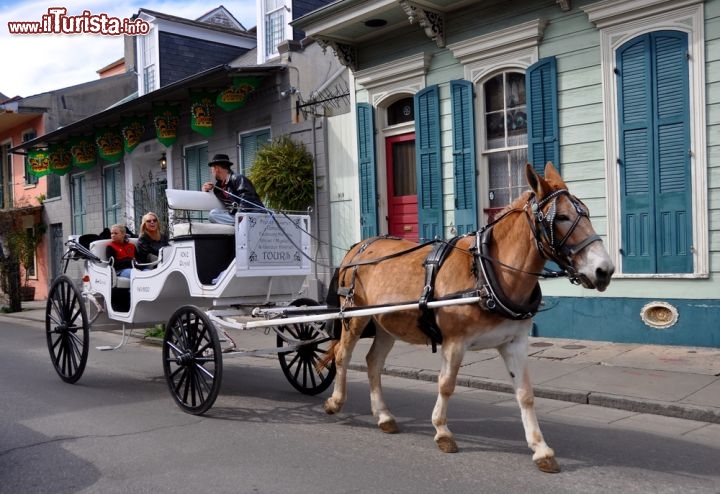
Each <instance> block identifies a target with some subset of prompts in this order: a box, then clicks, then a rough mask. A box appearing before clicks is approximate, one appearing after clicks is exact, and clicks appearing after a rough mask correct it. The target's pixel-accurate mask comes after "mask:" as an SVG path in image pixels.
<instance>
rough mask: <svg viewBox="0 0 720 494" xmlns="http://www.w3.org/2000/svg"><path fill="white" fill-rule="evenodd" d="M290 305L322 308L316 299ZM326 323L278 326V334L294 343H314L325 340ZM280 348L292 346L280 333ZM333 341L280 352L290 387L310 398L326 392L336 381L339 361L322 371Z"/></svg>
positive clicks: (282, 365) (326, 338)
mask: <svg viewBox="0 0 720 494" xmlns="http://www.w3.org/2000/svg"><path fill="white" fill-rule="evenodd" d="M290 305H292V306H295V307H302V306H312V305H318V303H317V302H315V301H314V300H312V299H305V298H301V299H298V300H294V301H292V302H291V303H290ZM324 326H325V322H324V321H323V322H313V323H295V324H288V325H285V326H278V328H277V329H278V331H280V332H282V333H284V334H285V335H286V336H288V337H290V338H292V339H294V340H303V341H305V340H314V339H316V338H322V336H323V335H325V333H324V332H323V331H322V329H323V327H324ZM277 346H278V347H279V348H281V347H283V346H288V342H287V341H285V340H284V339H283V338H282V336H281V335H280V334H278V336H277ZM329 346H330V338H328V337H325V338H323V339H321V340H319V341H318V342H316V343H310V344H307V345H302V346H300V348H298V349H297V350H291V351H287V352H280V353H278V358H279V359H280V367H281V368H282V371H283V373H284V374H285V377H286V378H287V380H288V381H290V384H292V386H293V387H294V388H295V389H297V390H298V391H300V392H301V393H303V394H306V395H316V394H318V393H322V392H323V391H325V390H326V389H327V388H328V386H330V384H332V382H333V379H335V362H334V361H333V362H331V363H330V365H329V366H327V367H321V368H318V363H319V362H320V359H321V358H322V357H324V356H325V354H327V351H328V347H329Z"/></svg>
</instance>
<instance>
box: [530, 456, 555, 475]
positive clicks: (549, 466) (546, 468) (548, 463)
mask: <svg viewBox="0 0 720 494" xmlns="http://www.w3.org/2000/svg"><path fill="white" fill-rule="evenodd" d="M535 464H536V465H537V467H538V470H540V471H541V472H545V473H559V472H560V465H558V462H557V461H555V458H554V457H552V456H546V457H545V458H538V459H537V460H535Z"/></svg>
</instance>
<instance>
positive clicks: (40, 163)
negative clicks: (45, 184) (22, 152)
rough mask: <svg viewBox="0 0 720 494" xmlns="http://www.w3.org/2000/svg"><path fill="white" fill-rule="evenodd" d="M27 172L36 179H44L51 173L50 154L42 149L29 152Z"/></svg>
mask: <svg viewBox="0 0 720 494" xmlns="http://www.w3.org/2000/svg"><path fill="white" fill-rule="evenodd" d="M27 171H28V173H32V174H33V175H35V176H36V177H43V176H45V175H47V174H48V173H50V153H49V152H48V151H47V150H40V149H30V150H28V157H27Z"/></svg>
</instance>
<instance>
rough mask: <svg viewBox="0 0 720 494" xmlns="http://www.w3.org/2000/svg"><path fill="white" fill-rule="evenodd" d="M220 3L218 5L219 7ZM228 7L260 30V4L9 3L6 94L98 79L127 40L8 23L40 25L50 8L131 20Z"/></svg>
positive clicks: (2, 26)
mask: <svg viewBox="0 0 720 494" xmlns="http://www.w3.org/2000/svg"><path fill="white" fill-rule="evenodd" d="M215 2H217V3H215ZM220 5H223V6H224V7H225V8H226V9H227V10H229V11H230V13H231V14H232V15H233V16H235V18H236V19H237V20H238V21H240V23H241V24H242V25H243V26H245V28H246V29H250V28H252V27H255V25H256V24H257V22H256V20H255V0H215V1H213V0H210V2H208V1H207V0H176V1H172V0H119V1H118V0H64V1H63V0H60V1H58V0H3V2H2V4H1V5H0V53H2V59H3V69H2V71H0V93H2V94H4V95H5V96H7V97H13V96H23V97H26V96H32V95H34V94H39V93H44V92H46V91H52V90H54V89H60V88H64V87H68V86H74V85H76V84H82V83H84V82H89V81H93V80H96V79H97V78H98V74H97V71H98V70H99V69H101V68H103V67H105V66H106V65H109V64H111V63H112V62H115V61H116V60H118V59H119V58H121V57H122V56H123V37H122V36H108V35H102V34H91V33H87V34H26V35H19V34H10V30H9V26H8V22H17V21H33V22H39V21H41V20H42V18H43V15H47V14H48V9H54V8H65V9H67V15H68V16H82V14H83V12H84V11H89V12H90V14H91V15H93V16H100V15H101V14H106V15H107V16H108V17H110V18H112V17H114V18H117V19H120V20H124V19H128V20H130V19H131V18H132V16H133V15H134V14H137V12H138V10H139V9H141V8H144V9H148V10H154V11H157V12H162V13H165V14H170V15H175V16H178V17H184V18H187V19H196V18H198V17H200V16H201V15H203V14H205V13H207V12H209V11H210V10H212V9H214V8H216V7H218V6H220Z"/></svg>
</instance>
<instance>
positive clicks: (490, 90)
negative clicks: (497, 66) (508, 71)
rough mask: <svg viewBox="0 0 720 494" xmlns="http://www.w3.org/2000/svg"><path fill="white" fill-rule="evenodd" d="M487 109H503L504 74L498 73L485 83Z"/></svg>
mask: <svg viewBox="0 0 720 494" xmlns="http://www.w3.org/2000/svg"><path fill="white" fill-rule="evenodd" d="M484 92H485V111H486V112H492V111H498V110H502V109H503V106H504V105H503V76H502V74H500V75H496V76H495V77H493V78H492V79H490V80H489V81H487V82H486V83H485V85H484Z"/></svg>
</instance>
